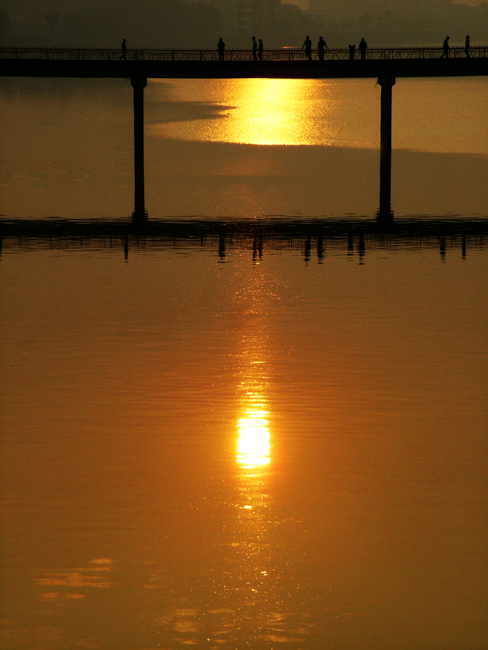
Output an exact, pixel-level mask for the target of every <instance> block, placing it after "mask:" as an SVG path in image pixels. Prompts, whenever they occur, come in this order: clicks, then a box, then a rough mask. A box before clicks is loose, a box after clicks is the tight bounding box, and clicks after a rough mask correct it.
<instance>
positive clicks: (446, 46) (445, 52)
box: [441, 36, 451, 59]
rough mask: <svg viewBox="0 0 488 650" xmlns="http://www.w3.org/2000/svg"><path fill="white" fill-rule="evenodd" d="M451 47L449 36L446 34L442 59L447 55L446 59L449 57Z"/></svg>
mask: <svg viewBox="0 0 488 650" xmlns="http://www.w3.org/2000/svg"><path fill="white" fill-rule="evenodd" d="M450 49H451V48H450V47H449V36H446V38H445V39H444V43H442V54H441V59H443V58H444V57H446V59H448V58H449V50H450Z"/></svg>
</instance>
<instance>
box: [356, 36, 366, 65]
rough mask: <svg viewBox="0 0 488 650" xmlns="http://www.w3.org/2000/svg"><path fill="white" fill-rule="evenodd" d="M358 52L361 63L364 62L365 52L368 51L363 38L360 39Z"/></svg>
mask: <svg viewBox="0 0 488 650" xmlns="http://www.w3.org/2000/svg"><path fill="white" fill-rule="evenodd" d="M358 48H359V51H360V52H361V61H364V59H365V58H366V50H367V49H368V44H367V43H366V41H365V40H364V38H362V39H361V41H360V42H359V45H358Z"/></svg>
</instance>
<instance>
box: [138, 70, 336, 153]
mask: <svg viewBox="0 0 488 650" xmlns="http://www.w3.org/2000/svg"><path fill="white" fill-rule="evenodd" d="M224 81H225V83H224ZM329 86H330V88H329ZM213 90H214V92H213V93H210V96H208V97H207V100H208V101H210V102H212V104H214V105H215V106H216V107H218V108H219V110H220V111H221V114H220V116H219V117H218V119H215V114H213V115H212V119H203V120H192V121H182V122H172V123H171V124H170V125H168V124H164V123H163V124H156V125H154V126H152V127H151V128H150V131H149V133H150V135H154V136H159V137H167V136H168V135H171V137H173V138H177V139H184V140H194V141H206V142H228V143H235V144H254V145H313V144H320V145H331V144H334V143H335V142H336V140H337V126H336V125H335V122H334V117H335V114H336V112H337V107H336V104H337V98H334V94H333V92H332V84H329V83H328V82H320V83H317V81H316V80H310V79H301V80H296V79H235V80H228V79H226V80H223V81H222V82H220V83H219V82H216V83H215V84H214V85H213ZM317 100H320V101H317ZM318 123H319V124H320V129H317V124H318Z"/></svg>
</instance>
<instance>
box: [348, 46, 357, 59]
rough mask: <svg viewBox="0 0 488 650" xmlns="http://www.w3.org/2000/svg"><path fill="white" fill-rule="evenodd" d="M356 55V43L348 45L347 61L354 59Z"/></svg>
mask: <svg viewBox="0 0 488 650" xmlns="http://www.w3.org/2000/svg"><path fill="white" fill-rule="evenodd" d="M355 55H356V44H354V45H349V61H354V57H355Z"/></svg>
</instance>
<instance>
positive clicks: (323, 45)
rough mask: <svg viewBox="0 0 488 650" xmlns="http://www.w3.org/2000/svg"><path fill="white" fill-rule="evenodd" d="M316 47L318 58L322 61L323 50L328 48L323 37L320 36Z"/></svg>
mask: <svg viewBox="0 0 488 650" xmlns="http://www.w3.org/2000/svg"><path fill="white" fill-rule="evenodd" d="M317 47H318V50H319V59H320V60H321V61H323V60H324V50H325V49H326V48H327V49H329V47H328V45H327V43H326V42H325V41H324V39H323V38H322V36H321V37H320V38H319V42H318V45H317Z"/></svg>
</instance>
